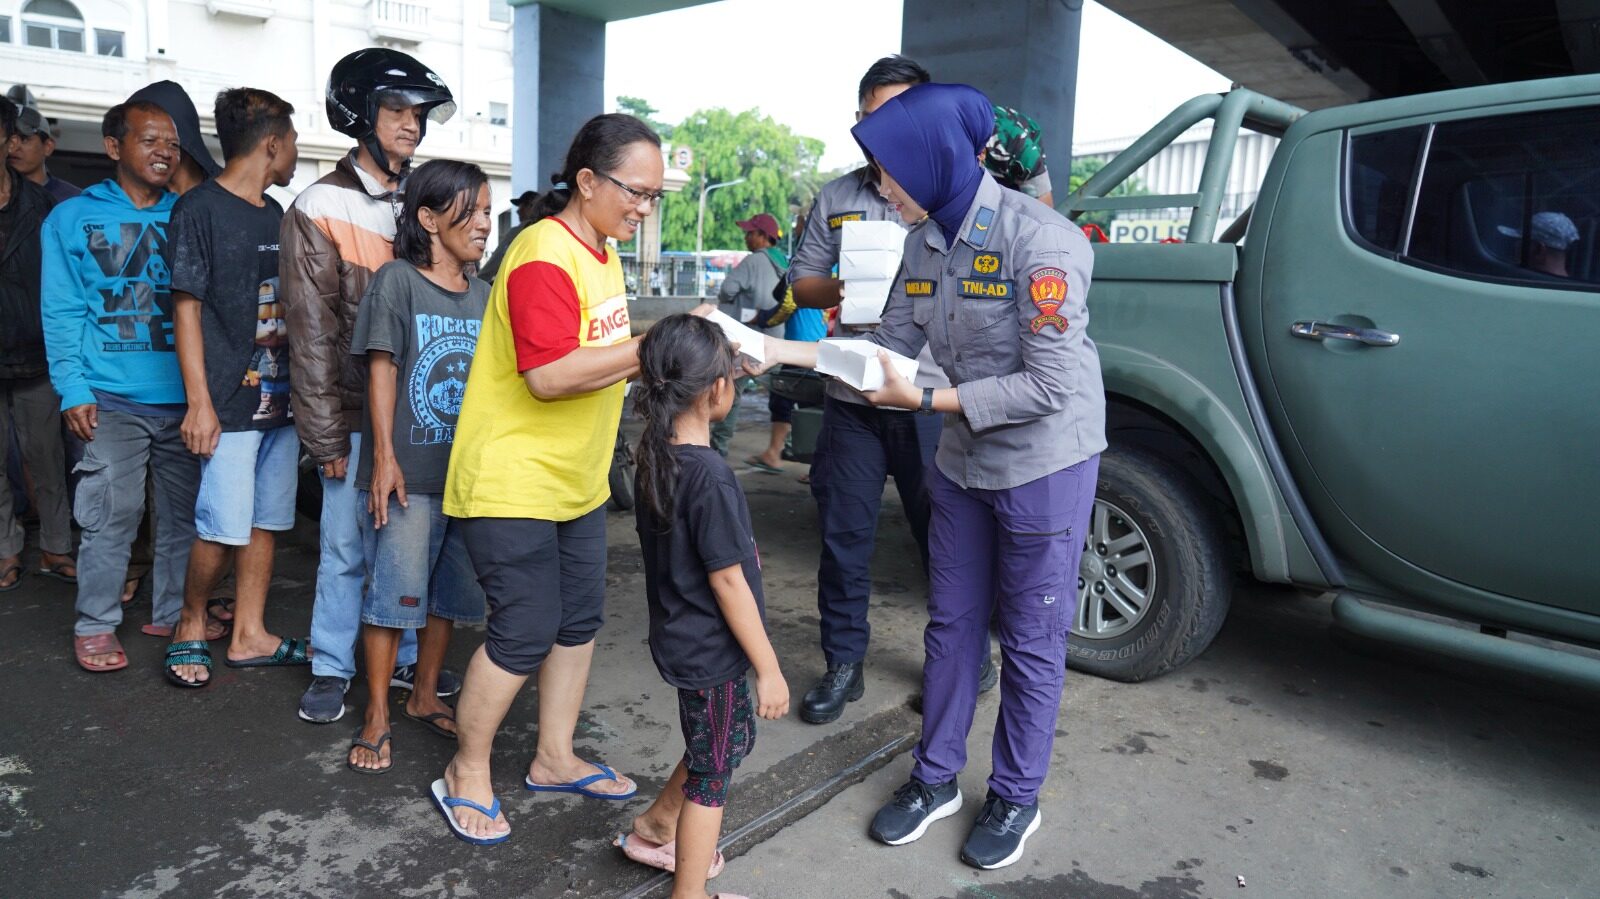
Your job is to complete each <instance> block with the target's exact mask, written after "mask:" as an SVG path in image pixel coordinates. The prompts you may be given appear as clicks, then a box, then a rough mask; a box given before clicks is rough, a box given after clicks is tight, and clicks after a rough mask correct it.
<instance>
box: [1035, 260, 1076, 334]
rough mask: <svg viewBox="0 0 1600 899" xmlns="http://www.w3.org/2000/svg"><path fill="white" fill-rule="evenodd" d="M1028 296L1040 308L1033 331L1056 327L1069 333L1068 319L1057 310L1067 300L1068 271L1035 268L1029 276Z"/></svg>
mask: <svg viewBox="0 0 1600 899" xmlns="http://www.w3.org/2000/svg"><path fill="white" fill-rule="evenodd" d="M1028 298H1029V299H1031V300H1033V305H1034V306H1037V307H1038V309H1039V314H1038V315H1036V316H1034V317H1033V321H1032V323H1031V325H1030V326H1031V327H1032V328H1033V333H1035V334H1038V333H1039V332H1040V331H1043V330H1044V329H1045V328H1049V327H1054V328H1055V329H1056V331H1057V332H1058V333H1061V334H1065V333H1067V320H1066V319H1065V318H1063V317H1062V316H1061V315H1059V314H1057V312H1056V310H1057V309H1060V308H1061V304H1062V303H1065V302H1066V301H1067V273H1066V272H1064V271H1062V270H1061V269H1059V268H1036V269H1034V270H1033V274H1031V275H1029V276H1028Z"/></svg>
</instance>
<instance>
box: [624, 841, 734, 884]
mask: <svg viewBox="0 0 1600 899" xmlns="http://www.w3.org/2000/svg"><path fill="white" fill-rule="evenodd" d="M611 845H613V846H615V847H617V848H618V849H621V850H622V854H623V855H626V856H627V857H628V859H629V861H635V862H638V863H639V864H641V865H645V866H646V867H650V868H657V869H659V870H662V871H666V872H668V873H676V872H677V869H678V841H677V840H672V841H670V842H666V843H652V842H650V841H649V840H647V839H645V838H644V837H641V836H639V834H638V833H623V834H618V835H617V836H616V837H615V838H613V839H612V841H611ZM727 863H728V862H727V859H724V858H723V857H722V850H720V849H719V850H717V854H716V855H713V856H712V857H711V870H709V871H707V872H706V879H707V880H710V879H711V878H713V877H716V876H717V875H718V874H721V873H722V869H723V867H725V866H726V865H727Z"/></svg>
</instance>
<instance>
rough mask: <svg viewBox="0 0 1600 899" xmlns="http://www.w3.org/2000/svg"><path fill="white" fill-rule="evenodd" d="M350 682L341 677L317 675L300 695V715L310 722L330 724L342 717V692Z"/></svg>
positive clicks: (347, 687)
mask: <svg viewBox="0 0 1600 899" xmlns="http://www.w3.org/2000/svg"><path fill="white" fill-rule="evenodd" d="M349 690H350V682H349V681H347V680H345V679H344V678H342V677H332V676H326V675H324V676H318V677H313V678H312V679H311V686H309V687H307V688H306V692H305V693H304V694H302V695H301V696H300V717H301V718H302V719H304V720H306V721H310V722H311V723H312V724H332V723H333V722H335V721H338V720H339V719H340V718H343V717H344V694H345V693H347V692H349Z"/></svg>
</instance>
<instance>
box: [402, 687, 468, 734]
mask: <svg viewBox="0 0 1600 899" xmlns="http://www.w3.org/2000/svg"><path fill="white" fill-rule="evenodd" d="M441 713H442V714H445V715H448V716H449V717H448V718H435V719H433V725H434V726H435V727H438V728H440V729H442V730H447V731H449V732H451V733H455V732H456V719H455V714H456V710H455V709H452V708H450V707H449V706H447V705H445V704H444V701H443V700H441V699H440V698H439V697H438V696H436V695H434V694H433V693H431V692H430V693H429V694H428V695H426V696H424V695H422V694H420V693H412V694H411V698H410V699H407V700H406V714H407V715H410V716H411V717H413V718H426V717H428V716H429V715H437V714H441Z"/></svg>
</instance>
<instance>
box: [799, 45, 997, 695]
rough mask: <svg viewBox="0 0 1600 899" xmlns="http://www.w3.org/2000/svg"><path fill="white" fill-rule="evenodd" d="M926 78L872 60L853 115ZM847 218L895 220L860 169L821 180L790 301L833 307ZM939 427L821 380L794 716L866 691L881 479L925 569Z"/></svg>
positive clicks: (909, 64) (905, 65)
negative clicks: (812, 540) (808, 586)
mask: <svg viewBox="0 0 1600 899" xmlns="http://www.w3.org/2000/svg"><path fill="white" fill-rule="evenodd" d="M927 81H928V73H927V71H926V70H924V69H923V68H922V67H921V66H919V65H917V64H916V63H915V62H913V61H911V60H909V59H907V58H905V57H903V56H889V57H885V58H883V59H880V60H878V61H877V62H875V63H873V64H872V67H871V68H869V69H867V73H866V75H865V76H863V77H862V79H861V85H860V90H859V92H858V96H857V100H858V102H859V107H858V109H857V112H856V120H857V121H858V122H859V121H860V120H861V119H863V118H865V117H866V116H868V115H869V114H871V113H872V112H873V110H875V109H877V108H878V107H879V106H880V105H881V104H883V103H884V102H886V101H887V100H889V99H890V98H892V97H894V96H895V95H896V94H899V93H900V92H902V91H905V90H907V89H908V88H910V87H912V86H913V85H916V84H922V83H925V82H927ZM850 221H893V222H899V221H900V215H899V213H898V212H896V211H895V210H894V209H893V208H892V207H891V206H890V205H889V203H888V202H887V201H886V200H884V198H883V197H882V196H881V195H880V194H879V192H878V185H877V182H876V180H875V179H874V178H873V176H872V173H871V171H870V169H868V168H867V167H865V166H863V167H862V168H860V169H857V170H856V171H854V172H851V173H850V174H848V175H844V176H842V177H840V178H835V179H834V180H832V181H830V182H828V183H827V184H825V185H823V187H822V190H821V191H820V192H819V193H818V195H817V201H816V204H815V205H814V206H813V207H812V210H811V215H810V217H809V218H808V219H807V220H806V228H805V231H804V233H803V235H802V237H801V239H800V243H799V245H798V246H796V247H795V250H794V257H793V259H791V260H790V266H789V281H790V284H791V285H792V286H793V289H794V298H795V303H796V305H798V306H803V307H811V308H819V309H827V308H831V307H833V306H837V305H839V303H840V301H841V299H842V298H843V295H844V294H843V286H844V282H842V281H840V280H838V279H836V278H835V277H834V276H833V270H834V266H836V265H837V264H838V262H839V240H840V237H841V235H842V233H843V231H844V225H845V223H846V222H850ZM913 355H915V354H913ZM922 362H923V365H922V369H923V372H922V373H921V374H920V377H921V379H922V383H924V384H925V385H926V386H932V387H943V386H947V385H948V384H949V382H948V381H947V380H945V379H944V375H943V374H942V373H941V372H940V371H939V370H938V367H937V366H936V365H935V364H934V363H933V361H932V360H931V358H928V357H924V358H923V360H922ZM939 427H940V425H939V420H938V419H937V418H934V417H931V416H922V415H915V414H912V413H909V412H904V411H901V410H897V409H876V408H873V407H872V406H871V405H870V404H869V403H867V402H866V400H864V399H863V398H862V397H861V395H860V394H858V393H856V392H855V391H854V390H851V389H850V388H849V387H846V386H844V385H843V384H839V383H836V382H831V383H829V385H828V395H827V399H826V400H825V401H824V403H823V410H822V428H821V431H820V433H819V434H818V435H817V445H816V449H815V451H814V454H813V456H812V461H811V494H812V496H814V497H816V500H817V522H818V527H819V529H820V530H821V531H822V559H821V562H820V564H819V565H818V569H817V611H818V614H819V617H820V618H821V620H822V627H821V631H822V634H821V636H822V654H823V657H824V659H825V660H826V662H827V666H828V668H827V673H826V674H824V675H823V676H822V679H821V680H819V681H817V683H816V684H815V685H814V686H813V687H812V688H811V689H810V690H809V691H808V692H807V693H806V695H805V698H804V699H803V700H802V701H801V703H800V717H801V719H802V720H805V721H808V722H811V723H812V724H822V723H826V722H829V721H834V720H836V719H837V718H838V717H839V716H840V715H841V714H842V713H843V712H844V707H845V704H846V703H847V702H854V701H855V700H857V699H859V698H861V696H862V694H863V692H864V691H865V687H866V685H865V678H864V663H865V661H866V656H867V644H868V640H869V636H870V634H871V630H870V626H869V625H868V622H867V609H868V600H869V597H870V595H871V591H872V579H871V564H872V550H873V545H874V543H875V541H876V537H877V530H878V507H879V504H880V502H881V499H882V497H883V484H884V479H885V478H887V477H891V476H892V477H893V478H894V485H895V489H896V490H897V491H898V492H899V494H900V502H901V505H902V506H903V507H904V508H905V514H906V522H907V524H909V525H910V527H911V533H912V535H913V536H914V537H915V538H916V541H917V549H918V551H919V552H920V553H921V555H922V563H923V567H924V568H926V567H927V564H928V498H927V488H926V486H925V485H924V481H923V474H924V472H925V471H926V470H927V468H928V466H929V465H931V464H932V463H933V452H934V448H935V447H936V446H937V445H938V442H939ZM987 659H988V657H987V655H986V656H985V660H986V665H985V674H986V679H985V685H984V689H988V688H989V687H993V686H994V683H995V680H996V675H995V672H994V666H993V663H992V662H987Z"/></svg>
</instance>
